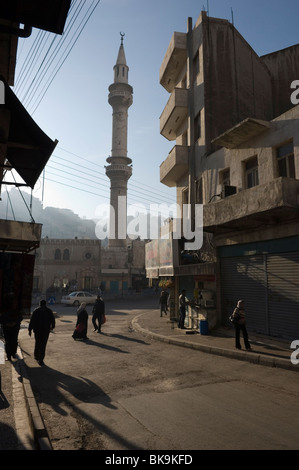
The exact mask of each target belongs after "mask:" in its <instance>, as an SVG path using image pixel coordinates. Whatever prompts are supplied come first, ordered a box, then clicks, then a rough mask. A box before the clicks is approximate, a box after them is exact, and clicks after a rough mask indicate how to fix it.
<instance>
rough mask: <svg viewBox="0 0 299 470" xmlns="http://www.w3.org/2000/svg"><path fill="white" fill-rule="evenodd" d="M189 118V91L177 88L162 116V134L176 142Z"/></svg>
mask: <svg viewBox="0 0 299 470" xmlns="http://www.w3.org/2000/svg"><path fill="white" fill-rule="evenodd" d="M187 116H188V90H186V89H185V88H175V89H174V91H173V93H172V94H171V96H170V98H169V100H168V102H167V104H166V106H165V108H164V110H163V112H162V114H161V116H160V134H161V135H163V137H165V138H166V139H168V140H175V139H176V137H177V134H178V130H179V128H180V127H181V126H182V124H183V122H184V120H185V119H186V118H187Z"/></svg>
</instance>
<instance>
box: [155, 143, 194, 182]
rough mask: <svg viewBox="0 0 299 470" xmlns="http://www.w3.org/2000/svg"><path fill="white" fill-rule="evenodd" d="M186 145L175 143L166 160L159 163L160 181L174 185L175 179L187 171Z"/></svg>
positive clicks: (177, 179)
mask: <svg viewBox="0 0 299 470" xmlns="http://www.w3.org/2000/svg"><path fill="white" fill-rule="evenodd" d="M188 168H189V163H188V147H187V146H183V145H175V146H174V147H173V149H172V150H171V151H170V153H169V155H168V157H167V158H166V160H164V162H163V163H161V165H160V182H161V183H163V184H165V185H166V186H169V187H173V186H176V183H177V181H179V179H180V178H181V177H182V176H183V175H184V174H185V173H186V172H187V171H188Z"/></svg>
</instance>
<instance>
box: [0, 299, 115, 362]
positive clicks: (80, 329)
mask: <svg viewBox="0 0 299 470" xmlns="http://www.w3.org/2000/svg"><path fill="white" fill-rule="evenodd" d="M105 321H106V316H105V303H104V301H103V299H102V298H101V297H100V296H98V297H97V300H96V302H95V305H94V306H93V310H92V324H93V326H94V331H97V332H98V333H101V328H102V325H103V323H104V322H105ZM21 322H22V315H20V314H17V313H3V314H2V315H0V325H1V326H2V330H3V336H4V340H5V353H6V360H8V361H10V360H11V359H12V358H15V357H16V354H17V348H18V335H19V330H20V325H21ZM87 325H88V313H87V311H86V304H85V303H82V304H81V305H80V307H79V309H78V311H77V322H76V328H75V331H74V332H73V335H72V337H73V338H74V339H75V340H77V339H83V340H84V339H85V340H86V339H88V337H87ZM54 328H55V316H54V313H53V311H52V310H51V309H50V308H48V307H47V303H46V301H45V300H41V301H40V304H39V307H38V308H36V309H35V310H34V311H33V312H32V315H31V318H30V321H29V326H28V334H29V336H31V335H32V331H33V332H34V339H35V345H34V359H35V360H36V361H37V362H38V364H39V365H41V366H42V365H44V358H45V354H46V346H47V342H48V339H49V335H50V332H51V331H53V330H54Z"/></svg>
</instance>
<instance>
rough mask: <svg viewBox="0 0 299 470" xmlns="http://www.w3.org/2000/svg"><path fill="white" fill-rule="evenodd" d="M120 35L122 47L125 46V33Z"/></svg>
mask: <svg viewBox="0 0 299 470" xmlns="http://www.w3.org/2000/svg"><path fill="white" fill-rule="evenodd" d="M119 34H120V37H121V43H120V45H121V46H123V44H124V37H125V33H122V32H120V33H119Z"/></svg>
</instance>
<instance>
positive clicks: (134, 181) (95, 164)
mask: <svg viewBox="0 0 299 470" xmlns="http://www.w3.org/2000/svg"><path fill="white" fill-rule="evenodd" d="M58 148H60V150H63V151H64V152H66V153H69V154H71V155H73V156H75V157H77V158H79V159H80V160H83V161H86V162H88V163H90V164H92V165H94V166H96V167H98V168H101V169H103V168H104V167H103V166H102V165H99V164H98V163H94V162H92V161H91V160H88V159H87V158H84V157H82V156H80V155H77V154H75V153H73V152H70V151H68V150H65V149H64V148H62V147H58ZM53 156H54V157H57V158H59V159H61V160H65V161H67V162H69V160H67V159H65V158H63V157H61V156H59V157H58V156H56V155H53ZM101 174H103V175H104V176H105V179H106V178H107V177H106V174H105V173H101ZM129 184H130V186H136V185H137V187H140V186H141V188H144V187H147V188H149V190H150V191H151V192H152V191H153V187H152V186H150V185H148V184H146V183H144V182H142V183H141V182H139V181H137V180H135V179H134V178H132V180H130V183H129ZM139 185H140V186H139ZM155 193H156V194H157V193H159V194H160V195H161V197H163V198H165V199H168V200H169V201H172V198H171V196H170V195H169V194H168V193H166V192H164V191H162V190H160V189H156V188H155Z"/></svg>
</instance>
